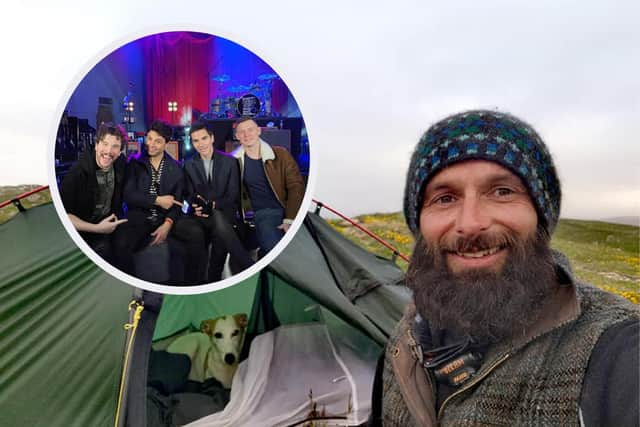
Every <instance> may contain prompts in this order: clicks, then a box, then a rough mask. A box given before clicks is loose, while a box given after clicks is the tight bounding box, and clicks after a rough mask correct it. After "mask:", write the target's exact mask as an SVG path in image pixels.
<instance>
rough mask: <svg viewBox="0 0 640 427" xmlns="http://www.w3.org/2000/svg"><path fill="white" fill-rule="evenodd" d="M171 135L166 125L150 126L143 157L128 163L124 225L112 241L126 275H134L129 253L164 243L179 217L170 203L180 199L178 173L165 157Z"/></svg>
mask: <svg viewBox="0 0 640 427" xmlns="http://www.w3.org/2000/svg"><path fill="white" fill-rule="evenodd" d="M171 135H172V129H171V127H170V126H169V125H168V124H166V123H164V122H161V121H155V122H153V123H152V124H151V126H150V128H149V130H148V131H147V137H146V142H145V144H146V146H147V155H143V156H142V157H140V158H139V159H132V160H131V162H130V163H129V167H128V170H127V179H126V184H125V186H124V201H125V203H126V204H127V208H128V211H127V219H128V222H127V223H126V224H123V226H122V227H121V228H122V230H121V232H120V233H118V235H117V236H115V239H114V240H115V242H114V246H115V259H116V266H117V267H118V268H119V269H120V270H122V271H124V272H125V273H128V274H134V263H133V252H134V251H136V250H138V249H140V248H142V247H143V246H145V245H159V244H161V243H162V242H164V241H165V240H166V239H167V236H168V235H169V232H170V231H171V228H172V226H173V224H174V222H175V221H176V219H177V218H178V214H179V213H180V209H179V208H178V207H177V206H176V205H175V203H174V202H175V201H176V200H179V199H180V197H181V196H182V191H183V186H184V180H183V175H182V170H181V169H180V166H179V165H178V163H177V162H176V161H175V160H173V159H172V158H171V157H170V156H169V155H168V154H167V153H165V147H166V145H167V142H168V141H169V140H170V139H171Z"/></svg>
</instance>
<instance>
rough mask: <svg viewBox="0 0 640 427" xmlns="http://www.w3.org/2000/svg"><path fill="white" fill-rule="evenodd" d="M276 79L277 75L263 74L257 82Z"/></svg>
mask: <svg viewBox="0 0 640 427" xmlns="http://www.w3.org/2000/svg"><path fill="white" fill-rule="evenodd" d="M278 78H279V77H278V75H277V74H275V73H265V74H260V75H259V76H258V80H274V79H278Z"/></svg>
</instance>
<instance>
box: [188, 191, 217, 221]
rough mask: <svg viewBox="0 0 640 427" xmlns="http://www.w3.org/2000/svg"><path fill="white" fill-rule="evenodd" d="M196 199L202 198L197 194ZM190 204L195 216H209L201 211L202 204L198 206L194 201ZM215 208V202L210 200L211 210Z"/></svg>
mask: <svg viewBox="0 0 640 427" xmlns="http://www.w3.org/2000/svg"><path fill="white" fill-rule="evenodd" d="M198 199H200V200H204V198H203V197H202V196H201V195H199V194H198ZM191 206H193V213H194V214H195V216H199V217H202V218H208V217H209V215H207V214H203V213H202V206H199V205H197V204H195V203H193V204H192V205H191ZM215 208H216V202H215V201H212V202H211V210H214V209H215Z"/></svg>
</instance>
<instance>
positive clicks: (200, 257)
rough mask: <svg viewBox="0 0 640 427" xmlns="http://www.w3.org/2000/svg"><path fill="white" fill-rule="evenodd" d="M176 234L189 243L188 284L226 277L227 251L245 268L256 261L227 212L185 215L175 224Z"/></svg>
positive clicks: (186, 263) (187, 259) (187, 248)
mask: <svg viewBox="0 0 640 427" xmlns="http://www.w3.org/2000/svg"><path fill="white" fill-rule="evenodd" d="M174 229H175V234H174V237H175V238H176V239H178V240H180V241H182V242H183V243H184V245H185V250H186V255H185V266H184V267H185V273H184V275H185V281H187V282H188V284H202V283H208V282H216V281H218V280H220V279H221V278H222V270H223V269H224V262H225V260H226V258H227V254H230V255H231V258H232V259H233V261H234V265H237V266H238V268H239V269H240V270H244V269H246V268H248V267H249V266H251V265H252V264H253V259H252V258H251V256H250V255H249V252H247V250H246V249H245V248H244V246H243V245H242V242H241V241H240V239H239V238H238V235H237V234H236V232H235V230H234V229H233V226H232V225H231V223H230V222H229V221H228V220H227V219H226V218H225V216H224V214H223V213H222V212H220V211H218V210H215V209H214V210H213V212H212V213H211V215H209V216H208V217H206V218H203V217H197V216H183V217H181V218H180V219H178V221H177V224H175V226H174ZM209 242H211V243H212V245H213V246H212V250H211V259H210V260H209V271H208V274H207V271H206V266H207V256H208V250H207V244H208V243H209Z"/></svg>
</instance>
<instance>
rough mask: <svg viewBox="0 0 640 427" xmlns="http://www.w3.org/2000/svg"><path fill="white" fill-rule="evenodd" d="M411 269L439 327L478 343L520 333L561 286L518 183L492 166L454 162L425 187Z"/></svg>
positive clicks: (424, 309) (418, 297) (411, 279)
mask: <svg viewBox="0 0 640 427" xmlns="http://www.w3.org/2000/svg"><path fill="white" fill-rule="evenodd" d="M420 232H421V236H419V238H418V241H417V243H416V247H415V249H414V252H413V255H412V257H411V262H410V264H409V269H408V271H407V286H409V288H411V289H412V290H413V297H414V301H415V303H416V308H417V310H418V312H419V313H420V314H421V315H422V317H423V318H425V319H427V320H428V321H429V323H430V324H431V325H433V326H434V327H436V328H440V329H446V330H448V331H451V332H453V333H455V334H458V335H471V336H473V337H474V338H476V339H477V340H479V341H483V342H496V341H499V340H501V339H504V338H507V337H510V336H515V335H519V334H522V333H523V331H525V330H526V329H527V328H528V326H529V325H530V324H531V323H532V322H533V321H534V319H535V318H536V316H537V315H538V313H539V308H540V307H541V304H542V301H543V300H544V298H545V297H546V296H547V295H548V294H549V293H550V292H551V291H552V290H553V289H554V288H555V286H557V280H556V276H555V269H554V262H553V257H552V254H551V250H550V248H549V236H548V235H547V234H546V233H545V231H544V229H543V228H538V226H537V215H536V211H535V208H534V207H533V204H532V203H531V201H530V200H529V196H528V193H527V191H526V188H525V187H524V185H523V184H522V182H521V181H520V179H519V178H518V177H517V176H515V175H514V174H512V173H511V172H509V171H508V170H507V169H505V168H503V167H501V166H499V165H497V164H494V163H491V162H486V161H469V162H464V163H458V164H455V165H453V166H451V167H449V168H447V169H445V170H443V171H441V172H440V173H438V174H437V175H436V176H435V177H434V178H433V179H432V180H431V181H429V183H428V184H427V186H426V188H425V193H424V204H423V207H422V211H421V214H420Z"/></svg>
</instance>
